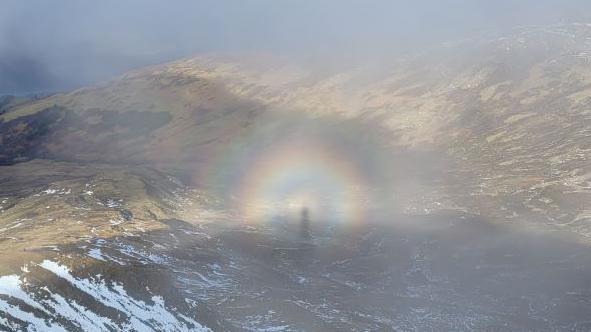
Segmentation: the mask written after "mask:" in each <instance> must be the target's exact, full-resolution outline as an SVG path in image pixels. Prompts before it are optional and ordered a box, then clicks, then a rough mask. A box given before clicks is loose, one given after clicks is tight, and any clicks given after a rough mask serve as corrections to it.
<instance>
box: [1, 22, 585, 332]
mask: <svg viewBox="0 0 591 332" xmlns="http://www.w3.org/2000/svg"><path fill="white" fill-rule="evenodd" d="M277 147H279V148H277ZM302 150H303V151H307V152H306V153H301V151H302ZM285 151H287V152H288V153H286V154H284V153H283V152H285ZM310 151H311V152H310ZM590 157H591V27H590V26H588V25H582V24H573V25H557V26H549V27H530V28H521V29H517V30H515V31H513V32H512V33H510V34H508V35H505V36H500V37H499V36H482V37H480V38H478V39H472V40H465V41H462V42H459V43H454V44H446V45H442V46H437V47H434V48H433V49H431V50H428V51H425V53H424V54H415V55H413V56H407V57H406V58H400V59H393V60H392V61H391V62H389V63H380V64H368V65H356V66H352V67H348V68H341V69H339V70H328V69H325V70H319V69H318V68H317V66H314V65H306V64H294V63H290V62H289V61H288V60H285V59H280V58H273V57H257V58H255V57H254V56H252V55H242V56H220V55H217V56H202V57H197V58H193V59H188V60H181V61H177V62H174V63H169V64H163V65H158V66H154V67H149V68H144V69H140V70H137V71H134V72H130V73H128V74H126V75H123V76H121V77H119V78H116V79H114V80H112V81H111V82H106V83H104V84H101V85H97V86H94V87H88V88H84V89H80V90H77V91H72V92H69V93H64V94H57V95H52V96H48V97H45V98H36V99H31V100H25V99H18V98H17V99H15V98H3V99H1V100H0V164H1V165H3V166H0V328H4V329H26V328H29V329H37V330H44V329H49V328H54V329H56V330H64V329H65V330H88V329H95V330H104V329H115V330H116V329H136V330H146V329H153V330H175V329H177V330H187V329H188V330H191V329H193V330H206V329H208V328H209V329H212V330H256V329H268V330H277V331H279V330H286V331H288V330H298V329H299V330H322V331H327V330H413V329H418V330H425V329H431V330H474V329H498V330H586V329H588V328H589V326H588V325H585V324H588V323H586V321H587V317H588V313H589V310H591V308H590V307H589V301H588V300H589V291H590V290H589V285H588V282H586V281H588V280H589V277H591V272H590V271H591V264H590V260H589V259H590V256H589V255H588V253H587V252H588V250H587V245H588V244H587V242H588V241H587V237H588V236H589V235H590V234H591V233H590V230H591V228H590V225H591V224H590V223H591V210H590V207H589V202H591V161H590V160H589V159H590ZM307 158H310V159H309V160H308V159H307ZM318 160H320V162H318V164H320V165H321V166H322V167H323V166H324V165H329V166H330V167H329V169H330V170H329V173H331V172H332V173H334V174H331V175H334V176H335V177H337V178H338V177H339V176H340V178H339V179H342V180H343V182H345V183H346V184H347V185H348V187H347V188H348V190H349V188H354V189H351V190H354V192H355V194H354V195H351V196H350V197H349V196H348V198H347V199H343V200H344V201H345V202H346V204H350V203H351V202H355V205H356V206H357V205H359V206H360V208H359V210H363V213H359V216H361V217H359V218H358V219H361V222H359V223H357V224H355V227H345V226H343V225H342V224H338V223H336V224H335V223H332V222H328V221H327V220H325V218H326V216H325V215H323V214H322V213H318V210H317V209H316V210H311V211H310V212H307V213H306V219H305V223H303V222H302V221H301V220H298V218H297V217H296V218H295V220H291V219H294V218H291V217H290V216H285V215H282V214H278V215H276V216H272V217H273V218H271V219H272V220H271V221H268V222H262V221H261V220H257V221H256V222H255V223H254V224H253V223H249V222H248V221H245V220H246V219H248V218H250V219H252V216H245V215H244V213H243V212H244V210H243V209H242V207H243V205H244V204H243V202H244V201H250V199H251V198H252V197H249V195H250V193H251V191H250V190H248V189H249V188H247V189H245V188H244V187H247V186H249V185H251V184H253V183H254V184H260V183H261V182H256V181H255V182H252V181H251V182H249V181H244V179H251V178H252V176H251V174H256V175H257V179H261V180H260V181H263V180H266V179H268V178H272V175H273V174H271V173H272V172H271V171H273V170H274V169H273V168H272V167H275V165H279V166H281V167H287V166H286V162H285V161H289V162H290V163H295V164H298V165H299V164H304V165H305V164H306V163H308V164H313V165H316V164H317V161H318ZM267 166H269V167H267ZM271 166H272V167H271ZM279 166H277V167H279ZM288 166H289V165H288ZM322 167H320V168H322ZM296 173H297V172H296ZM313 185H314V183H312V186H313ZM329 196H330V195H329ZM330 199H334V197H328V198H327V200H330ZM313 203H314V204H317V205H318V206H323V205H322V204H321V203H322V202H313ZM237 206H238V207H239V208H237ZM328 206H329V207H330V206H331V205H330V204H328ZM304 208H307V207H306V206H304ZM336 209H337V210H338V206H337V208H336ZM300 211H302V210H301V209H300V207H299V206H298V207H297V208H296V213H295V214H296V215H299V214H300ZM306 211H308V210H306ZM326 211H332V210H330V208H326ZM347 211H348V210H347ZM327 214H329V212H327ZM351 214H352V213H351ZM356 215H357V214H356ZM256 216H257V217H255V219H256V218H258V215H256ZM290 218H291V219H290ZM334 219H338V217H336V218H334ZM298 223H299V224H300V225H301V224H305V228H306V230H305V234H304V233H303V232H302V231H301V230H300V229H298V227H297V225H298ZM349 226H351V225H349ZM302 234H304V235H305V236H302ZM148 316H149V317H151V318H148Z"/></svg>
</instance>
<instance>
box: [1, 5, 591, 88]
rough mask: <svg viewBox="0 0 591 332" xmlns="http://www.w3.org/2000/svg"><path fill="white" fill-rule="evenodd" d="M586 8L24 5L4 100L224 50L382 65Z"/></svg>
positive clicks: (8, 23) (8, 34)
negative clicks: (388, 60)
mask: <svg viewBox="0 0 591 332" xmlns="http://www.w3.org/2000/svg"><path fill="white" fill-rule="evenodd" d="M590 13H591V4H589V3H588V2H585V1H568V2H564V1H557V0H542V1H533V0H527V1H518V2H516V1H510V0H503V1H494V2H491V1H468V0H449V1H414V2H412V3H411V2H408V1H387V0H373V1H352V0H346V1H336V0H328V1H310V0H304V1H281V2H276V1H261V0H247V1H229V0H222V1H189V0H179V1H173V2H162V1H155V0H148V1H137V0H133V1H113V0H107V1H75V2H73V1H67V0H56V1H51V2H49V1H43V0H33V1H18V0H8V1H4V2H3V3H2V11H1V12H0V94H28V93H40V92H41V93H51V92H56V91H63V90H69V89H73V88H77V87H81V86H84V85H88V84H93V83H96V82H98V81H103V80H107V79H109V78H112V77H114V76H116V75H119V74H121V73H123V72H125V71H128V70H130V69H133V68H139V67H142V66H145V65H149V64H154V63H161V62H166V61H171V60H175V59H178V58H181V57H188V56H193V55H196V54H203V53H216V52H233V53H236V52H252V51H255V52H270V53H273V54H278V55H281V56H287V57H290V58H293V59H296V60H304V61H308V62H316V63H320V64H322V63H334V62H339V61H343V62H347V63H349V62H355V61H372V60H374V59H376V58H379V59H383V58H389V57H392V56H395V55H398V54H401V53H408V52H413V51H416V50H421V49H424V48H425V47H428V46H430V45H433V44H437V43H441V42H443V41H450V40H451V41H453V40H457V39H461V38H465V37H467V36H471V35H474V34H479V33H483V32H502V31H506V30H508V29H511V28H513V27H515V26H521V25H532V24H553V23H564V22H581V21H588V20H589V18H591V14H590Z"/></svg>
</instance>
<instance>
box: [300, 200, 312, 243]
mask: <svg viewBox="0 0 591 332" xmlns="http://www.w3.org/2000/svg"><path fill="white" fill-rule="evenodd" d="M300 237H301V238H302V239H310V238H311V237H312V234H311V232H310V211H309V210H308V208H307V207H303V208H302V211H301V218H300Z"/></svg>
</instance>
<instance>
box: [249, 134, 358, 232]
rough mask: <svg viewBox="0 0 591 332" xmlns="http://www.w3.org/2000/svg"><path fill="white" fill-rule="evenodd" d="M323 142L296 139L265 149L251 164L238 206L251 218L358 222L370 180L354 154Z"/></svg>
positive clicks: (259, 221)
mask: <svg viewBox="0 0 591 332" xmlns="http://www.w3.org/2000/svg"><path fill="white" fill-rule="evenodd" d="M338 152H339V151H337V149H335V148H329V147H327V146H323V145H322V144H304V143H299V144H298V143H290V144H282V145H275V146H274V147H273V148H271V149H267V150H266V151H264V152H263V153H262V154H261V156H260V158H256V160H255V162H254V163H252V164H251V165H250V166H249V169H248V170H247V172H246V173H245V177H244V178H243V179H242V181H241V184H240V186H239V187H240V189H239V199H238V204H239V206H238V209H239V210H240V211H242V213H243V215H244V217H245V219H246V220H247V221H248V222H251V223H261V222H262V223H264V222H269V221H272V220H275V219H277V218H281V219H288V220H290V219H297V218H299V217H300V215H301V213H302V212H303V211H304V210H306V211H307V212H306V213H309V214H310V218H311V219H312V220H314V221H315V222H316V221H317V222H330V223H338V224H355V223H358V222H360V221H361V220H362V219H363V215H364V204H363V201H364V200H363V199H362V195H363V192H364V187H365V181H364V178H363V176H362V172H360V171H359V167H358V165H357V163H356V161H355V160H354V159H351V158H347V156H346V155H344V154H343V153H338Z"/></svg>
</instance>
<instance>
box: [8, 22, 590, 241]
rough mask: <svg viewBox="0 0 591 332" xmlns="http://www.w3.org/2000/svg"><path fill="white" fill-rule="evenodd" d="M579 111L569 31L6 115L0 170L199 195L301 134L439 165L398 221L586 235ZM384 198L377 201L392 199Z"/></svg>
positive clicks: (584, 141) (243, 63) (584, 74)
mask: <svg viewBox="0 0 591 332" xmlns="http://www.w3.org/2000/svg"><path fill="white" fill-rule="evenodd" d="M589 97H591V27H589V26H587V25H580V24H574V25H561V26H552V27H530V28H521V29H518V30H515V31H513V32H511V33H510V34H507V35H505V36H502V37H498V36H494V37H493V36H491V37H481V38H479V39H473V40H466V41H462V42H459V43H454V44H448V45H443V46H438V47H433V48H432V49H430V50H426V51H425V52H424V54H418V55H413V56H408V57H406V58H403V59H391V60H384V61H382V62H381V63H375V64H371V65H356V66H348V67H346V66H324V65H320V64H313V65H306V64H297V65H295V64H293V63H291V62H290V61H288V60H286V59H281V58H277V57H273V56H268V55H260V54H246V55H239V56H219V55H212V56H204V57H198V58H193V59H186V60H181V61H177V62H174V63H170V64H165V65H160V66H155V67H151V68H145V69H140V70H137V71H135V72H132V73H129V74H126V75H124V76H122V77H120V78H117V79H115V80H113V81H111V82H108V83H105V84H102V85H100V86H96V87H90V88H85V89H81V90H78V91H74V92H71V93H66V94H60V95H55V96H51V97H49V98H45V99H42V100H38V101H33V102H29V103H26V104H24V105H20V106H18V107H15V108H11V109H10V110H9V111H7V112H5V113H4V114H2V115H0V119H2V120H3V122H1V123H0V133H1V135H2V136H1V138H0V139H1V142H2V145H1V146H0V160H1V161H2V162H3V163H13V162H15V161H19V160H22V159H28V158H36V157H44V158H50V159H58V160H76V161H82V162H97V161H100V162H107V163H133V164H136V163H141V164H149V165H154V166H159V167H162V168H166V169H181V170H183V171H187V170H196V171H195V172H196V173H198V174H199V175H198V176H196V177H198V178H199V180H202V179H203V177H204V176H203V174H206V175H209V174H211V173H209V171H208V169H209V168H221V167H223V166H220V164H218V163H217V162H215V163H213V162H212V161H213V160H215V161H218V160H220V159H223V156H227V155H230V154H232V153H234V152H235V151H236V150H241V149H242V150H246V151H248V149H250V148H252V146H251V145H252V144H251V142H256V144H255V145H256V147H255V148H252V149H254V150H256V149H263V148H264V146H266V145H269V144H272V143H274V142H276V141H277V140H278V139H281V137H282V136H289V135H290V133H296V132H297V131H298V129H300V128H308V127H310V126H311V124H313V123H316V124H318V123H321V124H322V126H319V127H318V128H316V129H315V130H314V134H315V133H321V132H323V128H328V127H331V126H334V127H337V128H338V127H339V126H340V125H341V124H342V123H347V125H348V126H350V127H351V128H353V127H354V128H356V129H354V130H353V132H354V133H355V135H350V136H355V137H359V142H367V144H368V145H371V146H375V142H376V141H379V144H383V145H384V146H385V147H387V149H386V150H384V151H383V152H384V155H387V153H390V152H392V151H399V150H405V151H421V153H422V152H424V151H428V153H436V154H437V156H438V157H437V158H439V159H438V160H441V169H440V170H439V171H440V172H439V173H438V174H437V176H436V180H434V181H433V182H432V183H431V184H430V185H428V186H426V187H425V186H422V185H421V186H418V188H417V186H411V187H412V188H411V187H409V190H411V189H412V190H417V191H419V194H416V195H414V196H416V197H420V201H418V202H414V201H413V202H412V204H411V203H409V207H410V211H413V212H420V213H425V212H427V213H428V212H429V211H432V210H433V209H440V208H462V209H466V210H469V211H471V212H476V213H480V214H483V215H486V216H488V217H491V218H496V219H499V220H508V219H511V218H523V219H527V220H536V221H538V220H542V221H544V222H549V223H552V224H557V225H559V224H570V225H571V227H575V229H577V230H578V231H579V232H581V233H587V227H588V226H587V224H588V223H589V221H590V218H591V211H590V210H589V208H588V206H587V205H588V204H586V203H587V202H589V200H590V197H591V184H590V181H591V166H590V165H591V163H590V162H589V157H590V154H591V151H590V149H591V99H589ZM349 132H351V131H349ZM293 135H296V134H293ZM312 136H314V135H312ZM320 136H322V135H320ZM329 136H331V138H332V136H336V137H345V136H347V135H346V132H345V131H342V130H341V131H339V130H336V131H335V134H334V135H329ZM321 139H322V140H324V139H325V137H322V138H321ZM261 142H262V143H261ZM360 144H361V143H360ZM363 144H366V143H363ZM260 145H262V146H263V147H260ZM360 150H363V149H361V148H360ZM386 152H387V153H386ZM253 154H255V153H254V152H253ZM356 156H357V155H356ZM384 158H387V157H384ZM246 159H248V158H246ZM244 160H245V159H244V158H242V159H240V158H239V159H237V160H234V161H233V162H235V163H236V162H239V161H240V162H243V161H244ZM443 165H445V166H443ZM420 166H422V165H420ZM397 171H398V170H397V169H396V168H391V169H390V170H388V169H386V170H382V169H380V172H385V173H384V174H382V175H383V176H384V177H386V176H387V175H388V173H396V172H397ZM204 172H205V173H204ZM205 177H207V176H205ZM198 182H199V181H198ZM392 186H394V185H392ZM405 188H406V187H405ZM397 195H398V196H394V195H393V197H391V198H389V199H392V200H404V199H405V197H401V195H400V194H399V193H398V194H397Z"/></svg>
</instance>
